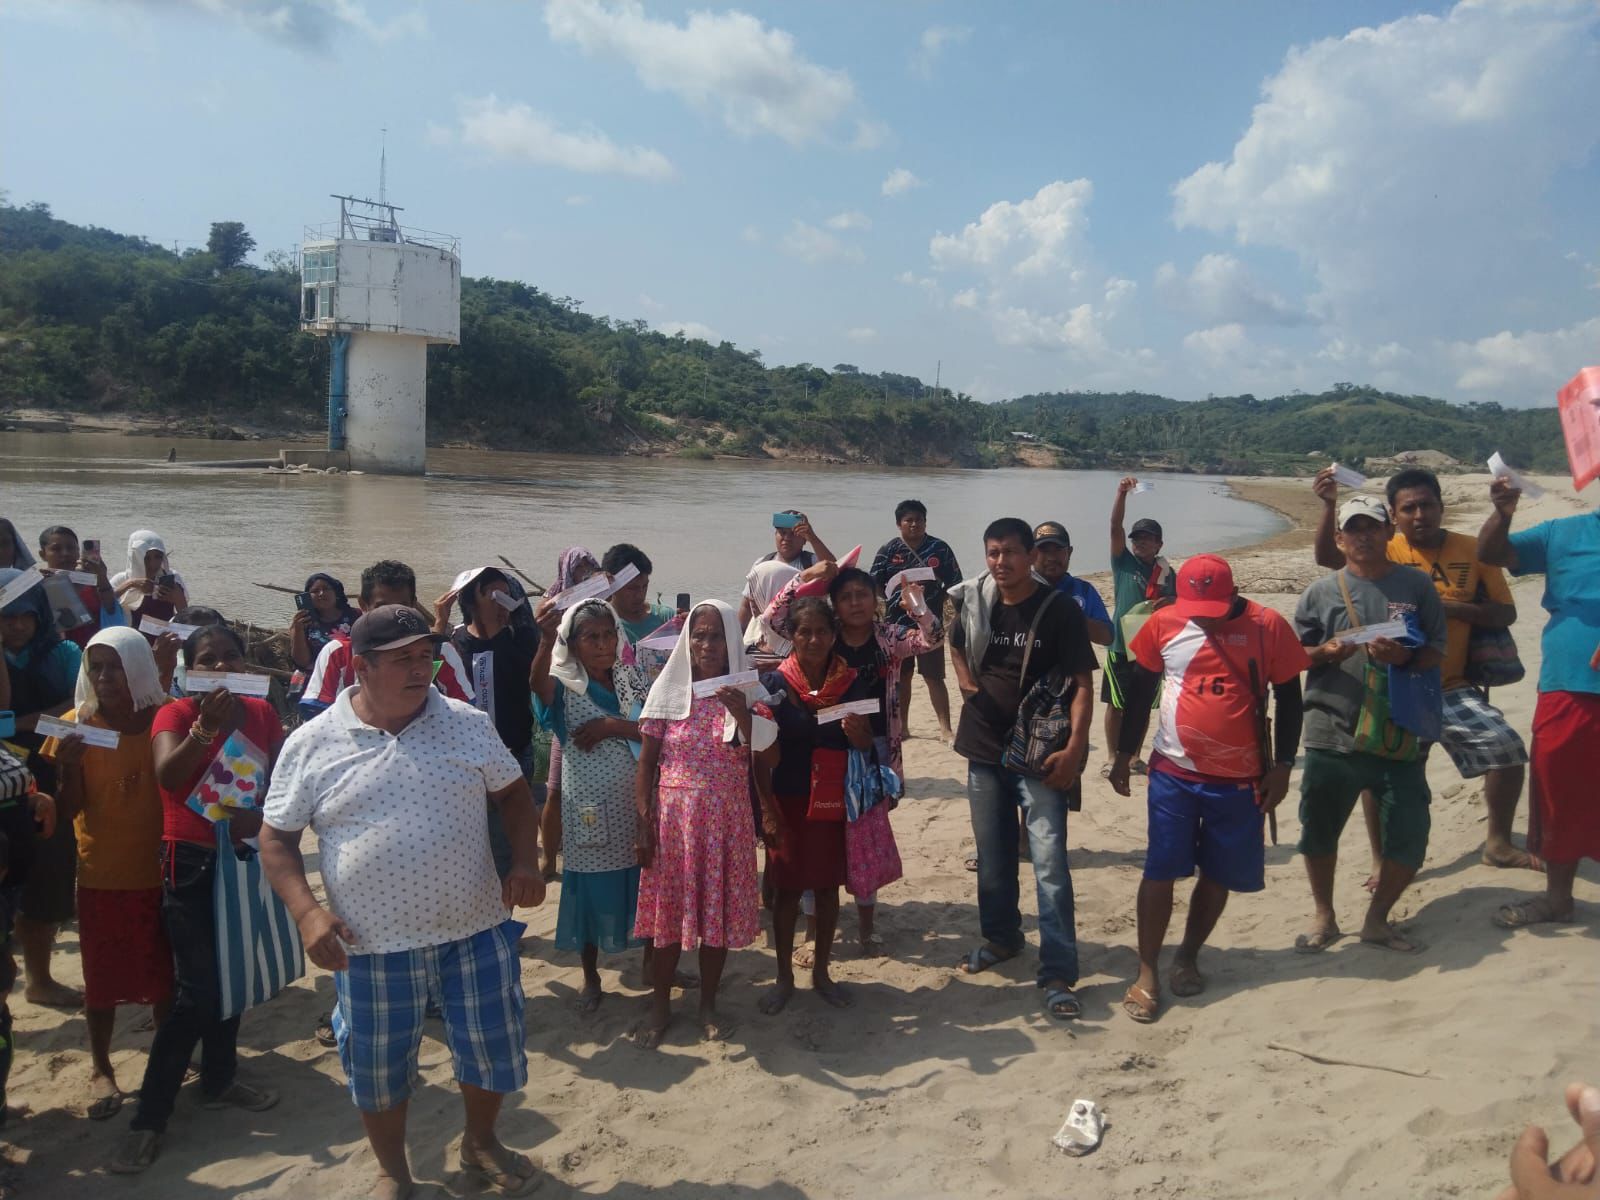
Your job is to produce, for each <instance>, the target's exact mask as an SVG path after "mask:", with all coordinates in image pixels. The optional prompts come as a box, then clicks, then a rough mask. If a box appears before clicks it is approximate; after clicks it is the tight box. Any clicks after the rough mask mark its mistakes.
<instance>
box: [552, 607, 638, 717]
mask: <svg viewBox="0 0 1600 1200" xmlns="http://www.w3.org/2000/svg"><path fill="white" fill-rule="evenodd" d="M595 608H600V609H604V610H605V613H606V615H607V616H608V617H610V618H611V621H612V624H614V625H615V626H616V627H617V632H618V633H621V632H622V622H620V621H618V620H617V614H616V613H615V612H613V611H612V610H611V606H610V605H609V604H607V603H606V602H605V601H604V600H584V601H582V602H580V603H578V604H574V605H573V606H572V607H571V608H569V609H567V611H566V612H564V613H562V614H561V627H560V629H558V630H557V631H556V648H555V649H554V650H553V651H551V653H550V674H551V676H552V677H553V678H554V679H555V680H556V681H557V682H558V683H560V684H561V686H562V687H564V688H566V689H567V691H569V692H575V693H576V694H578V695H580V696H581V695H583V694H584V693H585V692H587V691H588V690H589V672H587V671H585V670H584V669H583V663H582V662H580V661H579V659H578V656H577V655H576V654H574V653H573V652H572V635H573V626H574V625H575V624H576V623H577V619H578V614H579V613H581V612H583V611H584V610H585V609H595Z"/></svg>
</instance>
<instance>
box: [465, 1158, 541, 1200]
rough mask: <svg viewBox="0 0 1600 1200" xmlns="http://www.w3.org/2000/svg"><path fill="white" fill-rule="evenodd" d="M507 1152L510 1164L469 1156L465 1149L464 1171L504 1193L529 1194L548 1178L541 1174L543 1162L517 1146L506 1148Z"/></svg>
mask: <svg viewBox="0 0 1600 1200" xmlns="http://www.w3.org/2000/svg"><path fill="white" fill-rule="evenodd" d="M502 1149H504V1147H502ZM505 1155H506V1165H502V1164H501V1163H498V1162H496V1161H495V1160H494V1159H492V1158H479V1157H477V1155H475V1154H474V1155H470V1156H469V1154H468V1152H467V1151H466V1150H465V1149H463V1150H462V1151H461V1157H460V1160H459V1161H460V1163H461V1171H462V1174H464V1175H466V1176H467V1177H468V1178H470V1179H472V1180H473V1181H474V1182H475V1183H477V1184H478V1185H479V1186H480V1187H491V1188H494V1190H495V1191H497V1192H499V1193H500V1194H501V1195H502V1196H526V1195H527V1194H528V1193H529V1192H531V1191H533V1190H534V1189H535V1188H537V1187H538V1186H539V1185H540V1184H542V1183H543V1182H544V1177H543V1176H542V1175H540V1174H539V1171H540V1167H541V1164H540V1163H538V1162H536V1161H535V1160H533V1159H531V1158H529V1157H528V1156H527V1155H526V1154H519V1153H518V1152H517V1151H515V1150H506V1151H505Z"/></svg>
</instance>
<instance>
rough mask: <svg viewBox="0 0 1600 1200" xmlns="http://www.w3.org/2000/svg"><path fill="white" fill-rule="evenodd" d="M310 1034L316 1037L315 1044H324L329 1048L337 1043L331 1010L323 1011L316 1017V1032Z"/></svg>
mask: <svg viewBox="0 0 1600 1200" xmlns="http://www.w3.org/2000/svg"><path fill="white" fill-rule="evenodd" d="M311 1036H312V1037H313V1038H315V1039H316V1042H317V1045H319V1046H326V1047H327V1048H328V1049H330V1050H332V1049H333V1048H334V1047H335V1046H337V1045H338V1044H339V1039H338V1037H337V1036H336V1035H335V1034H334V1032H333V1014H332V1013H331V1012H326V1013H323V1014H322V1015H321V1016H320V1017H318V1018H317V1028H316V1032H314V1033H313V1034H312V1035H311Z"/></svg>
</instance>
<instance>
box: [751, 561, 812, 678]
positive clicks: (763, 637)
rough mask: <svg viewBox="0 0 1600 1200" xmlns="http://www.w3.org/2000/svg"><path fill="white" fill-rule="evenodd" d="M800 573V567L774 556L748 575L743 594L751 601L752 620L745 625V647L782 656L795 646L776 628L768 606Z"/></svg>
mask: <svg viewBox="0 0 1600 1200" xmlns="http://www.w3.org/2000/svg"><path fill="white" fill-rule="evenodd" d="M799 574H800V569H799V568H798V567H793V566H790V565H789V564H788V563H786V562H781V561H779V560H777V559H774V560H773V561H771V562H758V563H757V564H756V565H755V566H754V567H752V568H751V570H750V574H749V575H747V576H745V581H744V594H745V597H746V599H748V600H749V602H750V607H751V609H752V612H753V615H752V616H751V618H750V623H749V624H748V625H746V626H745V627H744V646H745V649H746V650H748V651H749V652H750V653H751V654H762V655H769V656H771V657H772V658H775V659H783V658H785V657H787V656H788V654H789V651H790V650H792V649H793V648H794V643H793V642H791V641H790V640H789V639H788V638H786V637H784V636H783V635H782V634H780V633H779V632H778V631H777V630H776V629H774V628H773V626H772V622H771V620H770V619H769V618H768V616H767V608H768V606H769V605H770V604H771V603H772V602H773V601H774V600H775V599H777V597H778V593H779V592H781V591H783V589H784V587H785V586H786V585H787V584H788V583H789V581H790V580H792V579H794V578H795V577H796V576H798V575H799Z"/></svg>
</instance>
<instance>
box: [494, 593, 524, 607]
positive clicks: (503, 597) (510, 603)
mask: <svg viewBox="0 0 1600 1200" xmlns="http://www.w3.org/2000/svg"><path fill="white" fill-rule="evenodd" d="M489 594H490V595H491V596H493V597H494V602H495V603H496V604H498V605H499V606H500V607H501V608H503V609H505V610H506V611H507V612H516V611H517V609H519V608H521V607H522V601H521V600H520V599H518V598H517V597H516V596H513V595H512V594H511V593H510V592H490V593H489Z"/></svg>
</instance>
